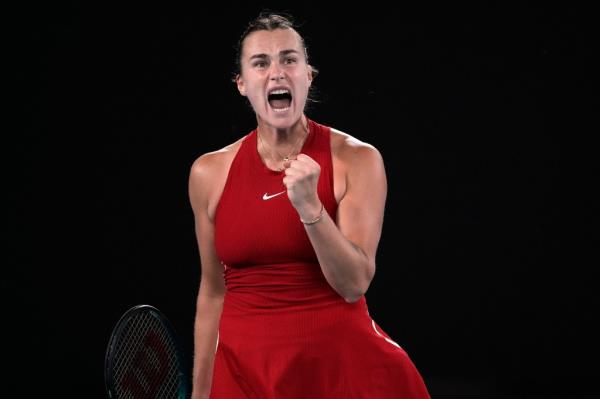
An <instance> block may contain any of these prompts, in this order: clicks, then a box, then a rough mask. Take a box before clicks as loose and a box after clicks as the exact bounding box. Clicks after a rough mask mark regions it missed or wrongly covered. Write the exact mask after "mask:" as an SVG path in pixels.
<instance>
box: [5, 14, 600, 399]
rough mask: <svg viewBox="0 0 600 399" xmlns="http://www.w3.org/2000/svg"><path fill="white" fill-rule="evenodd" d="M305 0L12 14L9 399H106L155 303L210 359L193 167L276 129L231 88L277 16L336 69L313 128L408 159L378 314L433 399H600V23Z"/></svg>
mask: <svg viewBox="0 0 600 399" xmlns="http://www.w3.org/2000/svg"><path fill="white" fill-rule="evenodd" d="M292 4H293V3H292ZM292 4H283V5H281V4H276V3H272V4H269V3H258V2H250V3H248V2H246V3H243V5H242V4H231V3H225V2H222V4H221V5H216V6H215V5H213V6H210V7H208V6H205V5H204V6H201V5H189V4H186V5H183V4H177V3H170V2H169V3H167V2H161V3H149V2H101V3H95V4H94V5H91V4H87V3H84V2H81V3H75V2H73V3H69V2H67V3H64V2H63V3H62V4H55V3H52V4H51V5H50V4H47V5H39V4H38V5H36V4H35V3H29V4H23V5H21V6H18V7H13V9H11V10H8V11H7V14H6V18H7V19H8V22H12V24H10V26H11V29H10V31H9V34H8V35H7V36H6V37H5V39H7V42H8V43H7V49H5V56H7V57H6V63H7V64H8V65H9V66H14V70H13V69H11V71H10V72H9V73H7V74H6V75H5V80H6V81H7V82H8V83H12V84H15V86H16V90H15V92H14V93H12V92H10V97H9V99H10V100H11V101H10V102H11V106H10V107H8V108H7V110H8V111H9V112H8V113H7V115H6V117H7V121H9V122H11V121H12V122H13V123H9V124H8V126H12V127H10V128H9V129H7V131H6V132H5V138H4V143H5V144H4V146H3V148H4V152H5V157H3V158H4V159H3V160H4V161H5V162H6V166H5V168H4V169H5V171H6V172H7V173H6V178H5V179H4V184H3V186H4V188H5V198H6V199H7V200H8V208H6V209H8V211H7V212H6V214H5V220H6V221H7V224H6V225H7V226H8V229H7V230H8V233H9V234H8V235H9V237H10V240H8V242H7V244H8V245H7V250H6V251H5V254H6V255H7V261H6V262H5V266H6V269H5V270H6V271H7V272H6V273H3V276H2V294H3V301H2V303H3V305H4V306H3V307H4V310H5V312H4V313H5V316H4V320H3V323H2V324H3V326H4V327H3V330H4V332H3V334H7V336H6V339H5V340H4V341H5V344H6V346H7V351H5V353H7V354H8V357H5V358H4V363H5V367H4V370H5V372H4V375H5V378H3V381H5V382H3V385H4V387H3V396H4V393H6V392H7V390H8V392H9V393H13V394H16V393H20V394H21V395H19V397H36V394H40V395H43V396H44V397H45V396H54V395H59V394H62V397H73V398H75V397H77V398H105V397H106V394H105V392H104V386H103V362H104V352H105V348H106V344H107V342H108V338H109V336H110V333H111V330H112V328H113V326H114V324H115V323H116V321H117V320H118V318H119V317H120V315H121V314H122V313H123V312H124V311H125V310H127V309H128V308H130V307H131V306H134V305H136V304H140V303H147V304H152V305H154V306H156V307H158V308H159V309H161V310H162V311H163V312H164V313H165V314H166V315H167V316H168V317H169V318H170V319H171V321H172V322H173V324H174V325H175V328H176V330H177V331H178V333H179V334H180V336H181V337H182V339H183V344H184V347H185V348H186V350H187V351H188V353H189V354H190V356H191V353H192V350H193V340H192V332H193V317H194V309H195V298H196V294H197V289H198V284H199V276H200V266H199V256H198V252H197V248H196V242H195V237H194V230H193V217H192V213H191V209H190V206H189V202H188V197H187V177H188V172H189V168H190V166H191V164H192V162H193V161H194V160H195V159H196V158H197V157H198V156H199V155H201V154H202V153H205V152H208V151H212V150H216V149H219V148H221V147H223V146H225V145H226V144H229V143H231V142H233V141H235V140H236V139H237V138H239V137H241V136H242V135H243V134H246V133H247V132H249V131H250V130H251V129H252V128H253V127H254V126H255V121H254V119H253V114H252V112H251V111H250V110H249V108H248V107H247V106H246V104H245V102H244V101H243V99H242V98H241V97H240V96H239V95H238V93H237V91H236V90H235V87H234V85H233V84H232V83H230V80H229V79H230V77H231V73H232V70H233V60H234V45H235V44H236V42H237V39H238V37H239V35H240V34H241V32H242V30H243V28H244V26H245V24H246V23H247V22H248V21H249V20H250V19H252V18H253V17H255V16H256V15H257V14H258V12H259V11H260V9H261V8H263V7H270V8H272V9H274V10H282V11H289V12H291V13H292V14H293V15H294V16H295V17H296V19H297V21H298V22H301V23H302V24H303V25H302V27H301V29H300V31H301V33H303V34H304V36H305V39H306V41H307V44H308V46H309V53H310V55H311V60H312V63H313V64H314V65H315V66H316V67H317V68H318V69H319V70H320V72H321V74H320V75H319V77H318V78H317V79H316V80H315V86H316V87H317V88H318V92H317V96H318V98H319V99H320V103H317V104H313V105H311V107H310V109H309V110H308V112H307V113H308V115H309V116H310V117H311V118H313V119H315V120H316V121H318V122H321V123H324V124H327V125H331V126H334V127H336V128H338V129H340V130H342V131H345V132H347V133H350V134H352V135H354V136H356V137H358V138H360V139H362V140H364V141H367V142H369V143H371V144H373V145H375V146H376V147H377V148H378V149H379V150H380V151H381V153H382V155H383V157H384V160H385V163H386V169H387V173H388V180H389V196H388V202H387V207H386V218H385V222H384V231H383V237H382V240H381V243H380V250H379V255H378V266H377V267H378V269H377V274H376V276H375V279H374V281H373V283H372V285H371V288H370V289H369V292H368V293H367V301H368V303H369V308H370V313H371V316H372V317H373V318H374V319H375V320H376V321H377V322H378V323H379V324H380V325H381V326H382V328H384V330H385V331H386V332H387V333H388V334H389V335H391V336H392V338H394V339H395V340H396V341H397V342H398V343H399V344H400V345H401V346H402V347H404V348H405V350H406V351H407V352H408V353H409V355H410V356H411V358H412V359H413V361H414V362H415V363H416V365H417V367H418V368H419V370H420V371H421V373H422V375H423V377H424V379H425V381H426V383H427V384H428V386H429V389H430V391H431V394H432V397H433V398H439V399H442V398H591V397H598V395H600V389H599V388H597V382H598V366H597V361H596V359H597V356H598V351H597V348H596V346H595V342H594V341H595V340H596V339H597V336H596V335H597V333H598V331H597V330H595V329H594V327H593V326H592V324H593V322H594V321H595V319H596V318H597V317H596V316H597V313H598V295H597V293H596V291H597V280H596V279H594V275H593V274H594V269H595V268H597V267H598V264H599V263H598V257H597V255H595V254H594V253H593V250H595V249H597V247H598V245H596V248H593V245H592V244H594V243H596V244H597V242H598V241H597V233H596V231H597V225H596V224H595V223H594V222H595V220H594V219H593V217H594V215H593V213H592V211H593V209H594V208H595V205H596V201H597V198H596V197H595V196H594V195H593V194H594V188H595V186H596V185H597V177H594V176H593V174H592V173H591V172H592V170H593V166H594V163H595V162H594V161H595V147H594V146H592V144H591V138H592V137H593V136H594V135H596V134H597V128H596V129H595V128H594V127H593V125H592V126H591V125H590V124H588V123H587V122H586V117H587V115H589V114H590V113H591V112H592V111H591V108H592V107H591V102H589V99H590V97H591V96H593V95H594V94H595V93H592V89H591V78H590V76H589V75H590V72H591V71H590V68H591V67H590V65H589V62H587V59H589V57H591V53H592V43H591V39H590V37H589V30H590V27H591V26H593V24H595V22H592V21H588V16H590V15H591V12H590V11H589V10H585V9H583V8H576V7H575V6H565V5H563V6H562V7H551V6H533V5H530V4H528V3H525V2H519V3H518V4H517V3H515V4H513V5H495V6H492V5H485V6H483V5H481V4H479V5H477V6H473V5H469V6H466V5H462V6H455V5H452V6H450V5H446V6H444V7H440V6H439V5H436V4H434V3H422V5H420V6H404V5H399V6H392V5H390V4H386V5H383V4H377V3H375V2H367V3H366V4H363V5H362V6H360V7H359V6H358V5H357V6H350V5H348V4H344V5H340V6H333V5H330V6H324V5H323V4H324V3H318V2H315V3H310V2H302V3H298V4H296V5H292ZM13 107H15V110H14V111H13V109H12V108H13ZM13 119H14V121H13ZM6 370H8V372H9V373H8V376H7V375H6ZM6 384H8V386H6ZM23 394H24V395H23ZM7 397H14V395H12V396H11V395H9V396H7Z"/></svg>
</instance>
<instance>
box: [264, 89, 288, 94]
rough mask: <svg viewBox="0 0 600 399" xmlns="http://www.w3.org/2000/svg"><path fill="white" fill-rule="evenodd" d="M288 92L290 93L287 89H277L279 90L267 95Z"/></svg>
mask: <svg viewBox="0 0 600 399" xmlns="http://www.w3.org/2000/svg"><path fill="white" fill-rule="evenodd" d="M289 92H290V91H289V90H288V89H279V90H273V91H270V92H269V94H286V93H289Z"/></svg>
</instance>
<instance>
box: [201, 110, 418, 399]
mask: <svg viewBox="0 0 600 399" xmlns="http://www.w3.org/2000/svg"><path fill="white" fill-rule="evenodd" d="M330 134H331V131H330V129H329V128H328V127H326V126H323V125H320V124H318V123H316V122H314V121H310V120H309V136H308V138H307V140H306V142H305V144H304V147H303V149H302V152H303V153H305V154H307V155H308V156H310V157H312V158H313V159H315V160H316V161H317V162H318V163H319V164H320V165H321V176H320V179H319V185H318V193H319V198H320V199H321V202H322V203H323V204H324V206H325V209H326V210H327V212H328V213H329V214H330V215H331V216H332V217H333V218H334V219H335V214H336V209H337V203H336V201H335V197H334V195H333V168H332V161H331V148H330ZM256 141H257V136H256V130H254V131H252V132H251V133H250V134H248V135H247V136H246V137H245V139H244V140H243V143H242V145H241V147H240V149H239V151H238V153H237V155H236V157H235V159H234V161H233V163H232V165H231V168H230V171H229V175H228V178H227V183H226V185H225V189H224V191H223V194H222V197H221V199H220V202H219V206H218V208H217V215H216V222H215V223H216V224H215V245H216V249H217V253H218V255H219V257H220V259H221V261H222V262H223V265H224V277H225V284H226V287H227V292H226V294H225V302H224V305H223V313H222V315H221V322H220V326H219V340H218V344H217V351H216V357H215V366H214V375H213V385H212V391H211V399H307V398H310V399H371V398H372V399H402V398H406V399H421V398H429V394H428V393H427V389H426V387H425V385H424V383H423V380H422V378H421V376H420V375H419V373H418V371H417V369H416V368H415V366H414V365H413V363H412V361H411V360H410V358H409V357H408V356H407V354H406V353H405V352H404V350H403V349H402V348H400V347H399V346H398V344H396V343H395V342H394V341H393V340H392V339H391V338H390V337H389V336H388V335H387V334H386V333H385V332H384V331H383V330H382V329H381V328H380V327H379V326H378V325H377V324H376V323H375V322H374V321H373V320H372V319H371V317H370V316H369V312H368V308H367V304H366V300H365V297H364V296H363V297H362V298H361V299H360V300H359V301H358V302H355V303H352V304H350V303H347V302H346V301H344V299H343V298H342V297H340V296H339V295H338V294H337V293H336V292H335V291H334V290H333V289H332V288H331V286H330V285H329V284H328V283H327V281H326V280H325V277H324V276H323V274H322V272H321V269H320V266H319V264H318V261H317V257H316V255H315V253H314V250H313V249H312V246H311V244H310V242H309V240H308V236H307V235H306V232H305V230H304V226H303V225H302V223H301V222H300V220H299V219H298V214H297V212H296V211H295V210H294V208H293V206H292V205H291V203H290V201H289V199H288V197H287V194H286V193H285V192H283V193H282V194H279V195H276V196H273V195H275V194H277V193H280V192H282V191H284V190H285V186H284V185H283V183H282V179H283V173H281V172H274V171H271V170H269V169H268V168H267V167H266V166H265V165H264V164H263V163H262V161H261V159H260V157H259V155H258V152H257V149H256V148H257V146H256ZM265 196H266V198H267V199H263V197H265Z"/></svg>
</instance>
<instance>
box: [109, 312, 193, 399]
mask: <svg viewBox="0 0 600 399" xmlns="http://www.w3.org/2000/svg"><path fill="white" fill-rule="evenodd" d="M104 380H105V384H106V390H107V391H108V396H109V398H111V399H156V398H161V399H187V398H188V397H189V395H190V393H189V392H190V390H189V374H188V372H187V368H186V366H185V362H184V357H183V354H182V351H181V345H180V343H179V339H178V337H177V334H176V333H175V330H174V329H173V326H172V325H171V323H170V322H169V320H168V319H167V318H166V317H165V316H164V315H163V314H162V313H161V312H160V311H159V310H158V309H156V308H155V307H152V306H150V305H137V306H134V307H133V308H131V309H129V310H128V311H127V312H125V313H124V314H123V316H121V318H120V319H119V321H118V322H117V324H116V325H115V327H114V329H113V331H112V334H111V336H110V340H109V342H108V347H107V349H106V358H105V361H104Z"/></svg>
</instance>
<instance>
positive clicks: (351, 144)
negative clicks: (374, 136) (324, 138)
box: [331, 127, 381, 164]
mask: <svg viewBox="0 0 600 399" xmlns="http://www.w3.org/2000/svg"><path fill="white" fill-rule="evenodd" d="M331 152H332V154H333V156H334V157H336V158H338V159H339V160H340V161H342V162H344V163H348V164H356V163H363V162H369V160H370V161H371V162H372V161H379V160H381V153H380V152H379V150H378V149H377V148H376V147H375V146H374V145H372V144H370V143H367V142H365V141H362V140H359V139H358V138H356V137H354V136H352V135H350V134H349V133H346V132H343V131H341V130H338V129H335V128H333V127H332V128H331Z"/></svg>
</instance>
